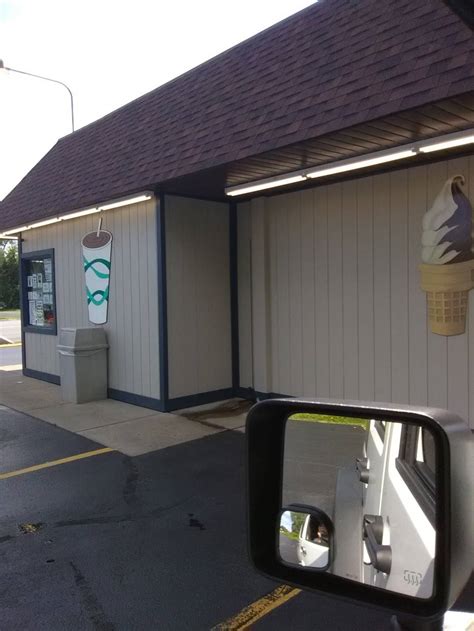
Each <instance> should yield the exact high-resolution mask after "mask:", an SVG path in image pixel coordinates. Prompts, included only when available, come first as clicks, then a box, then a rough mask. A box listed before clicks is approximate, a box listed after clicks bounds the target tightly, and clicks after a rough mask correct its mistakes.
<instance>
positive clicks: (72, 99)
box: [0, 59, 74, 131]
mask: <svg viewBox="0 0 474 631" xmlns="http://www.w3.org/2000/svg"><path fill="white" fill-rule="evenodd" d="M2 68H3V69H4V70H8V71H9V72H16V73H17V74H24V75H26V76H28V77H35V78H36V79H43V80H44V81H50V82H51V83H58V84H59V85H62V86H63V88H66V90H67V91H68V92H69V98H70V99H71V125H72V131H74V98H73V96H72V92H71V90H70V89H69V88H68V86H67V85H66V84H65V83H63V82H62V81H57V80H56V79H50V78H49V77H43V76H42V75H39V74H33V73H32V72H25V71H24V70H16V69H15V68H8V67H7V66H5V65H4V64H3V61H2V60H1V59H0V70H1V69H2Z"/></svg>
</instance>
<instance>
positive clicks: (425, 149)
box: [419, 134, 474, 153]
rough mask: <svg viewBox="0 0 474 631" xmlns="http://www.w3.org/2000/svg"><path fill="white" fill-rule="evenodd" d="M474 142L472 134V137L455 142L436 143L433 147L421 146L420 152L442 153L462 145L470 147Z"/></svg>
mask: <svg viewBox="0 0 474 631" xmlns="http://www.w3.org/2000/svg"><path fill="white" fill-rule="evenodd" d="M473 142H474V134H472V136H465V137H464V138H454V139H453V140H445V141H444V142H436V143H434V144H432V145H423V146H420V148H419V150H420V151H421V152H422V153H431V151H442V150H443V149H450V148H451V147H461V146H462V145H469V144H471V143H473Z"/></svg>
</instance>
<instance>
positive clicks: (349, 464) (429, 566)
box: [279, 413, 436, 598]
mask: <svg viewBox="0 0 474 631" xmlns="http://www.w3.org/2000/svg"><path fill="white" fill-rule="evenodd" d="M435 460H436V453H435V441H434V438H433V435H432V434H431V432H430V431H429V430H428V429H427V428H424V427H421V426H415V425H411V424H405V423H398V422H387V421H385V420H384V419H370V420H368V419H362V418H352V417H339V416H329V415H317V414H306V413H304V414H303V413H302V414H294V415H293V416H291V417H290V418H289V419H288V420H287V424H286V430H285V451H284V464H283V489H282V513H281V515H280V523H279V547H280V556H281V558H282V559H283V561H284V562H285V563H289V564H294V565H298V566H303V567H305V568H306V569H307V570H308V571H315V570H318V571H322V570H323V571H327V572H331V573H333V574H336V575H338V576H343V577H345V578H349V579H351V580H354V581H358V582H361V583H366V584H369V585H373V586H376V587H379V588H383V589H387V590H391V591H395V592H398V593H403V594H407V595H411V596H414V597H417V598H429V597H430V596H431V595H432V593H433V567H434V557H435V546H436V530H435V514H436V480H435ZM302 505H303V506H304V507H305V508H304V509H297V508H292V507H295V506H302ZM328 524H329V528H328ZM329 531H331V532H329Z"/></svg>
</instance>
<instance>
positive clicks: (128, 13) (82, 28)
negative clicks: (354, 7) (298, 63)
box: [0, 0, 314, 200]
mask: <svg viewBox="0 0 474 631" xmlns="http://www.w3.org/2000/svg"><path fill="white" fill-rule="evenodd" d="M313 2H314V0H277V1H275V0H240V1H239V2H231V1H230V0H220V1H219V0H199V1H196V0H174V1H173V0H170V1H167V2H163V1H162V0H155V1H153V0H126V1H124V0H81V1H77V0H76V1H74V0H0V59H3V62H4V64H5V66H9V67H11V68H16V69H18V70H25V71H27V72H32V73H35V74H40V75H43V76H46V77H50V78H52V79H58V80H60V81H63V82H64V83H66V84H67V85H68V86H69V87H70V89H71V90H72V92H73V95H74V109H75V117H76V129H77V128H79V127H82V126H84V125H87V124H88V123H90V122H92V121H94V120H97V119H98V118H100V117H101V116H103V115H105V114H107V113H108V112H111V111H112V110H114V109H116V108H117V107H120V106H121V105H123V104H125V103H127V102H129V101H131V100H132V99H134V98H136V97H137V96H140V95H141V94H144V93H145V92H149V91H150V90H153V89H154V88H156V87H158V86H159V85H161V84H163V83H165V82H166V81H168V80H169V79H172V78H173V77H176V76H177V75H179V74H181V73H182V72H185V71H186V70H189V69H190V68H192V67H194V66H196V65H198V64H199V63H201V62H203V61H205V60H206V59H209V58H210V57H213V56H214V55H216V54H218V53H220V52H222V51H223V50H226V49H227V48H230V47H231V46H233V45H234V44H237V43H238V42H240V41H242V40H244V39H246V38H247V37H250V36H251V35H253V34H255V33H258V32H259V31H261V30H263V29H264V28H266V27H268V26H270V25H272V24H274V23H275V22H278V21H279V20H281V19H283V18H285V17H287V16H288V15H291V14H292V13H295V12H296V11H299V10H300V9H303V8H304V7H306V6H308V5H310V4H313ZM70 120H71V117H70V104H69V96H68V93H67V91H66V90H65V89H64V88H63V87H62V86H57V85H55V84H51V83H48V82H46V81H40V80H38V79H33V78H30V77H23V76H21V75H18V74H14V73H6V72H5V71H0V200H1V199H3V198H4V197H5V196H6V195H7V193H8V192H9V191H10V190H11V189H12V188H13V187H14V186H15V185H16V184H17V183H18V182H19V181H20V180H21V179H22V178H23V177H24V176H25V175H26V173H27V172H28V171H29V170H30V169H31V168H32V167H33V166H34V165H35V164H36V162H38V160H39V159H40V158H41V157H42V156H43V155H44V154H45V153H46V152H47V151H48V150H49V149H50V148H51V147H52V146H53V145H54V144H55V142H56V141H57V139H58V138H60V137H62V136H64V135H66V134H68V133H69V132H70V129H71V122H70Z"/></svg>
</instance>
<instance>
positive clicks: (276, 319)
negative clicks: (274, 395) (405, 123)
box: [239, 156, 474, 428]
mask: <svg viewBox="0 0 474 631" xmlns="http://www.w3.org/2000/svg"><path fill="white" fill-rule="evenodd" d="M456 173H460V174H462V175H464V176H465V178H466V191H467V193H468V195H469V196H470V199H471V202H472V203H474V156H471V157H464V158H458V159H453V160H448V161H442V162H438V163H433V164H430V165H426V166H417V167H414V168H410V169H400V170H397V171H392V172H390V173H385V174H381V175H377V176H370V177H365V178H360V179H357V180H349V181H346V182H343V183H340V184H331V185H329V186H321V187H317V188H314V189H312V190H306V191H303V192H298V193H290V194H282V195H275V196H274V197H266V198H259V200H258V201H257V200H253V201H252V202H251V203H250V208H251V210H250V212H251V213H252V214H255V213H256V212H258V214H259V216H260V218H261V219H260V221H264V222H266V224H267V226H268V228H267V231H266V233H265V235H264V236H265V238H264V239H263V241H262V234H261V230H260V228H259V227H258V225H257V224H256V222H255V219H254V217H252V218H251V222H250V225H251V226H252V233H251V235H250V238H251V239H252V240H254V239H256V238H257V235H258V239H259V243H261V244H262V246H263V247H264V249H265V250H266V251H267V252H268V261H267V265H268V274H267V277H268V287H267V291H266V292H265V291H263V293H264V294H265V293H266V295H267V296H268V300H267V304H268V318H269V320H270V322H269V329H270V331H271V347H270V349H268V351H267V358H266V361H271V364H272V371H271V374H270V375H269V376H270V377H271V380H270V381H269V382H268V384H267V388H266V390H267V391H268V392H278V393H282V394H292V395H298V396H299V395H304V396H320V397H326V396H328V397H335V398H341V399H351V398H354V399H375V400H378V401H393V402H399V403H408V402H409V403H412V404H420V405H432V406H439V407H444V408H448V409H450V410H452V411H453V412H456V413H458V414H459V415H460V416H462V417H464V418H465V419H466V420H467V419H469V420H470V423H471V426H472V427H473V428H474V291H471V292H470V297H469V315H468V321H467V324H466V334H465V335H461V336H453V337H449V338H448V337H443V336H439V335H434V334H433V333H431V331H430V329H429V323H428V322H427V316H426V295H425V293H424V292H423V291H422V290H421V288H420V273H419V269H418V267H419V264H420V256H421V232H422V227H421V222H422V217H423V214H424V213H425V212H426V210H427V209H428V208H429V207H430V206H431V204H432V203H433V200H434V198H435V196H436V195H437V194H438V192H439V191H440V189H441V187H442V185H443V184H444V182H445V180H446V178H447V177H449V176H451V175H454V174H456ZM256 208H258V211H256V210H255V209H256ZM239 212H240V211H239ZM245 212H249V211H248V205H246V211H245ZM241 225H242V226H245V229H247V227H248V225H249V220H248V218H247V216H245V217H244V215H242V216H240V214H239V228H240V226H241ZM256 230H257V234H256V232H255V231H256ZM242 253H243V250H242V251H241V250H240V249H239V257H240V256H241V255H242ZM239 265H242V263H241V262H240V261H239ZM252 273H253V279H252V283H253V282H255V278H256V270H255V269H252ZM258 275H259V277H260V278H262V277H264V275H265V272H264V271H262V270H261V269H260V270H259V271H258ZM260 289H262V288H260ZM243 291H244V288H243V286H241V285H240V286H239V299H242V296H243ZM242 308H243V307H241V309H242ZM246 308H248V307H246ZM253 308H254V310H255V303H254V305H253ZM241 317H242V316H241ZM254 319H255V316H254ZM253 335H254V345H256V342H255V329H254V331H253ZM248 337H249V336H248V335H247V338H246V339H248ZM243 343H244V342H243V341H242V340H241V348H242V344H243ZM245 344H247V342H245ZM263 351H264V348H263V347H262V346H261V345H260V346H259V353H262V352H263ZM257 359H258V361H260V363H262V362H265V359H263V358H262V357H260V358H257V355H256V354H255V353H254V361H255V360H257ZM255 379H256V376H255V377H254V380H255ZM256 389H258V388H256Z"/></svg>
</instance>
